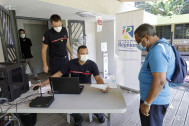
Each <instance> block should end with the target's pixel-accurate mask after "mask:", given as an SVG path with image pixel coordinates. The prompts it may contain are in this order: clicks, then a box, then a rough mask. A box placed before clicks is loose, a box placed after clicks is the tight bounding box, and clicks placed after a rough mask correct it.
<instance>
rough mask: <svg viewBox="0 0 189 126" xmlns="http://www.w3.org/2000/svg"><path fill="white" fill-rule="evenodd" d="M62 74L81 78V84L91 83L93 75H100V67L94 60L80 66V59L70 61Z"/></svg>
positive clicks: (63, 67) (62, 69)
mask: <svg viewBox="0 0 189 126" xmlns="http://www.w3.org/2000/svg"><path fill="white" fill-rule="evenodd" d="M60 72H61V73H62V74H63V75H64V74H69V73H71V77H79V83H91V75H92V74H93V76H94V77H95V76H97V75H99V71H98V67H97V65H96V63H95V62H93V61H92V60H87V62H86V63H85V64H83V65H80V64H79V61H78V58H77V59H72V60H70V61H69V62H68V63H67V64H66V65H64V66H62V68H61V69H60Z"/></svg>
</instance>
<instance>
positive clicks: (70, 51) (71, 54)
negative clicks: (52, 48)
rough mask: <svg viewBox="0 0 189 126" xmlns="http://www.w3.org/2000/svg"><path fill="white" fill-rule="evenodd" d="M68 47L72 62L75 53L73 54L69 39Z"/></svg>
mask: <svg viewBox="0 0 189 126" xmlns="http://www.w3.org/2000/svg"><path fill="white" fill-rule="evenodd" d="M66 47H67V49H68V52H69V53H70V60H71V59H73V53H72V50H71V47H70V43H69V40H68V39H67V44H66Z"/></svg>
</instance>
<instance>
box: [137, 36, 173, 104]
mask: <svg viewBox="0 0 189 126" xmlns="http://www.w3.org/2000/svg"><path fill="white" fill-rule="evenodd" d="M161 41H164V42H167V41H166V40H165V39H164V38H162V39H160V40H159V41H157V42H160V43H158V44H157V45H156V46H154V45H155V44H156V43H157V42H156V43H154V44H153V45H152V46H151V47H150V48H149V51H148V54H147V56H146V58H145V61H144V64H143V66H142V67H141V70H140V73H139V82H140V96H141V99H142V100H143V101H144V100H145V99H146V98H147V96H148V93H149V91H150V88H151V85H152V81H153V76H152V73H153V72H154V73H156V72H157V73H159V72H166V76H167V78H168V79H170V78H171V77H172V75H173V73H174V71H175V54H174V52H173V49H172V47H171V46H170V45H169V44H166V43H164V42H161ZM148 63H149V66H150V69H148V68H147V65H148ZM171 98H172V97H171V87H170V86H169V85H168V82H167V81H166V84H165V86H164V88H163V89H162V91H161V93H160V94H159V95H158V96H157V97H156V99H155V100H154V101H153V103H152V104H156V105H165V104H169V103H170V102H171Z"/></svg>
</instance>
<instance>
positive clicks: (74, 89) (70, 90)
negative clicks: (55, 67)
mask: <svg viewBox="0 0 189 126" xmlns="http://www.w3.org/2000/svg"><path fill="white" fill-rule="evenodd" d="M49 81H50V85H51V87H52V89H53V92H54V94H80V93H81V92H82V90H83V88H84V86H80V85H79V78H78V77H50V78H49Z"/></svg>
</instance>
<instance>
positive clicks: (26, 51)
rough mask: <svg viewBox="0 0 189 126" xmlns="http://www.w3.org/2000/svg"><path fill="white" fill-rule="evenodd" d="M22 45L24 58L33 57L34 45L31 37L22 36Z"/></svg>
mask: <svg viewBox="0 0 189 126" xmlns="http://www.w3.org/2000/svg"><path fill="white" fill-rule="evenodd" d="M20 45H21V51H22V54H23V58H25V59H29V58H32V57H33V56H32V54H31V48H30V47H31V46H32V43H31V40H30V39H29V38H24V39H22V38H20Z"/></svg>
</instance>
